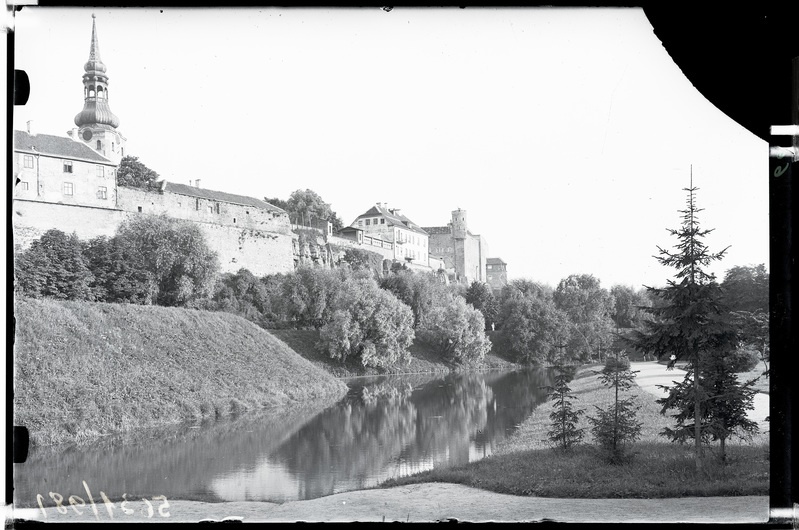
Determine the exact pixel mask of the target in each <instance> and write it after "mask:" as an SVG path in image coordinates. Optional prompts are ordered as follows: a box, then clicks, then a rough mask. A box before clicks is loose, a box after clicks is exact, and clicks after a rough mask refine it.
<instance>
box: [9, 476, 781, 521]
mask: <svg viewBox="0 0 799 530" xmlns="http://www.w3.org/2000/svg"><path fill="white" fill-rule="evenodd" d="M169 504H170V506H169V509H168V510H166V513H168V514H169V518H165V517H162V516H160V515H159V514H158V511H157V509H156V511H155V513H154V514H153V517H152V518H150V519H148V518H147V517H145V515H146V512H145V514H142V513H141V512H142V510H140V509H137V512H136V513H135V514H131V515H125V514H123V513H121V512H120V511H119V510H117V511H116V514H115V520H117V521H121V522H127V521H131V522H133V521H145V520H147V521H152V522H158V521H162V522H172V521H174V522H179V521H186V522H188V521H191V522H197V521H201V520H203V519H212V520H216V521H220V520H222V519H224V518H233V519H239V520H243V521H244V522H263V521H271V522H286V521H291V522H295V521H314V522H316V521H339V522H341V521H345V522H352V521H383V520H385V521H386V522H390V521H411V522H420V521H425V522H426V521H440V520H446V519H448V518H455V519H458V520H459V521H473V522H480V521H542V520H554V521H562V522H659V523H682V522H697V523H698V522H765V521H767V520H768V515H769V500H768V497H703V498H699V497H689V498H682V499H547V498H541V497H517V496H515V495H503V494H500V493H493V492H489V491H485V490H480V489H476V488H470V487H467V486H462V485H459V484H445V483H435V484H430V483H428V484H412V485H408V486H398V487H396V488H390V489H376V490H364V491H350V492H346V493H339V494H336V495H330V496H328V497H322V498H319V499H313V500H309V501H293V502H286V503H283V504H276V503H270V502H226V503H205V502H194V501H169ZM97 508H98V517H97V518H95V516H94V514H93V512H92V511H91V510H90V509H84V513H83V516H80V517H79V516H77V515H76V514H75V513H74V511H73V510H72V509H71V508H70V509H69V510H68V513H67V514H66V515H62V514H59V513H57V512H56V511H55V509H54V508H48V509H47V521H63V522H77V521H96V520H100V521H108V520H109V518H108V514H107V513H106V511H105V509H104V508H103V507H102V505H98V506H97ZM14 515H15V517H18V518H20V517H21V518H30V519H36V520H42V512H41V511H40V510H38V509H27V510H17V512H15V514H14Z"/></svg>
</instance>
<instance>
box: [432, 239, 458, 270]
mask: <svg viewBox="0 0 799 530" xmlns="http://www.w3.org/2000/svg"><path fill="white" fill-rule="evenodd" d="M425 230H427V231H428V232H429V233H430V241H429V244H428V247H429V248H430V252H431V253H432V254H434V255H436V256H439V257H440V258H441V259H443V260H444V266H445V268H447V269H451V270H453V271H454V270H455V245H456V243H457V242H456V241H455V240H454V239H453V238H452V232H450V231H449V229H448V228H447V229H446V230H444V229H440V230H438V229H435V230H431V229H430V228H425Z"/></svg>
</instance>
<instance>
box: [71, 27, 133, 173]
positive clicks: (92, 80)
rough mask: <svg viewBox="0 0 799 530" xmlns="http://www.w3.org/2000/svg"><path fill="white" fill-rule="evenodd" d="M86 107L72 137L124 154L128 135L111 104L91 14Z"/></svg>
mask: <svg viewBox="0 0 799 530" xmlns="http://www.w3.org/2000/svg"><path fill="white" fill-rule="evenodd" d="M83 69H84V71H85V73H84V74H83V110H82V111H80V112H79V113H78V115H77V116H75V125H77V126H78V127H77V130H74V131H72V132H71V133H70V136H71V137H72V139H73V140H77V141H82V142H84V143H85V144H87V145H89V146H90V147H91V148H92V149H94V150H95V151H97V152H98V153H100V154H101V155H103V156H104V157H106V158H108V159H110V160H114V161H116V162H118V161H119V159H120V158H121V157H122V156H124V150H123V147H122V144H123V143H124V142H125V139H124V138H123V137H122V135H120V134H119V133H118V132H117V130H116V128H117V127H119V118H117V117H116V115H115V114H114V113H113V112H111V108H110V107H109V106H108V75H107V74H106V66H105V64H103V61H102V59H100V45H99V44H98V42H97V26H96V23H95V16H94V14H92V42H91V46H90V48H89V60H88V61H86V64H84V65H83Z"/></svg>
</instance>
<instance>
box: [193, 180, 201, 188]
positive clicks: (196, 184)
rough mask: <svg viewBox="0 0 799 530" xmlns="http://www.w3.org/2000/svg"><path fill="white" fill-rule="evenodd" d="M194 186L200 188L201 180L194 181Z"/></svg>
mask: <svg viewBox="0 0 799 530" xmlns="http://www.w3.org/2000/svg"><path fill="white" fill-rule="evenodd" d="M194 185H195V186H196V187H198V188H199V187H200V179H197V180H195V181H194Z"/></svg>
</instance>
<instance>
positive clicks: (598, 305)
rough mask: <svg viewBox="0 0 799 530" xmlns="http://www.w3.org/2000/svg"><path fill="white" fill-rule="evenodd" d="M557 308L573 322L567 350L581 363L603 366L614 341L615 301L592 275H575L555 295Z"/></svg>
mask: <svg viewBox="0 0 799 530" xmlns="http://www.w3.org/2000/svg"><path fill="white" fill-rule="evenodd" d="M552 300H553V301H554V302H555V306H556V307H557V308H558V309H560V310H561V311H563V312H564V313H566V314H567V315H568V316H569V319H570V320H571V323H572V327H571V337H570V338H569V342H568V346H567V350H568V352H569V354H570V355H571V356H572V357H575V358H579V359H581V360H584V361H585V360H589V359H593V358H596V359H597V360H599V361H600V362H601V361H602V358H603V353H604V352H605V351H606V350H608V349H609V347H610V344H611V341H612V335H611V332H612V327H613V321H612V320H611V314H612V312H613V303H614V301H613V297H612V296H611V295H610V293H609V292H608V291H607V290H606V289H603V288H602V287H601V286H600V283H599V280H598V279H597V278H595V277H594V276H593V275H591V274H572V275H571V276H569V277H568V278H565V279H563V280H561V282H560V283H559V284H558V286H557V288H556V289H555V292H554V293H553V294H552Z"/></svg>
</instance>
